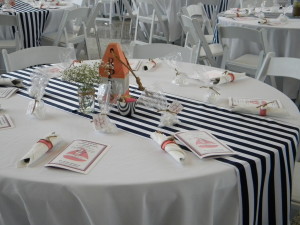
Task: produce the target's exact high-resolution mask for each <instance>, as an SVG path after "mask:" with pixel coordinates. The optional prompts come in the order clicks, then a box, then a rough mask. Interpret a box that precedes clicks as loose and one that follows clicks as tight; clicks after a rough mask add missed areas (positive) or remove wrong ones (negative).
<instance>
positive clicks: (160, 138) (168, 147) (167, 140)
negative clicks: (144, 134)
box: [150, 132, 186, 163]
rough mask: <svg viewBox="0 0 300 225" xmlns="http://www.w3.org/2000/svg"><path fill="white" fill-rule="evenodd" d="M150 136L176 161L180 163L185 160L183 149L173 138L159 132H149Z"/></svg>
mask: <svg viewBox="0 0 300 225" xmlns="http://www.w3.org/2000/svg"><path fill="white" fill-rule="evenodd" d="M150 137H151V138H152V139H153V140H154V141H155V142H156V143H157V144H159V145H160V147H161V149H162V150H164V151H166V152H167V153H168V154H170V155H171V156H172V157H173V158H174V159H175V160H176V161H177V162H180V163H181V162H183V161H184V160H185V155H186V154H185V151H184V150H182V149H181V148H180V147H179V146H178V145H177V144H176V143H175V141H174V138H171V137H167V136H166V135H164V134H162V133H160V132H153V133H151V134H150Z"/></svg>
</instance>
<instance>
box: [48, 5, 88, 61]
mask: <svg viewBox="0 0 300 225" xmlns="http://www.w3.org/2000/svg"><path fill="white" fill-rule="evenodd" d="M90 11H91V10H90V8H87V7H81V8H77V9H72V10H66V11H65V12H64V15H63V18H62V21H61V23H60V25H59V28H58V31H57V32H53V33H47V34H44V35H43V36H42V42H43V43H44V44H43V45H49V43H52V44H53V45H54V46H68V44H69V43H72V44H74V45H76V44H80V43H84V44H85V51H86V53H87V56H88V59H90V54H89V52H88V48H87V27H86V23H87V20H88V18H89V15H90ZM74 25H76V26H74ZM76 27H77V28H76ZM79 50H81V48H78V49H77V54H79Z"/></svg>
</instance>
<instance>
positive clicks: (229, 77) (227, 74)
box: [210, 71, 246, 84]
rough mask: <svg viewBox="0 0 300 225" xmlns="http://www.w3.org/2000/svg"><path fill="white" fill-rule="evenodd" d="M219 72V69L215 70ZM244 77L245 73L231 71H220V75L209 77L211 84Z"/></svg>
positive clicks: (224, 82) (228, 81)
mask: <svg viewBox="0 0 300 225" xmlns="http://www.w3.org/2000/svg"><path fill="white" fill-rule="evenodd" d="M217 72H218V73H220V71H217ZM245 77H246V73H236V72H231V71H225V72H222V74H221V76H218V77H213V78H210V81H211V82H212V83H213V84H226V83H230V82H234V81H237V80H240V79H243V78H245Z"/></svg>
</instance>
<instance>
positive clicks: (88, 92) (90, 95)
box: [62, 62, 102, 113]
mask: <svg viewBox="0 0 300 225" xmlns="http://www.w3.org/2000/svg"><path fill="white" fill-rule="evenodd" d="M99 67H100V63H99V62H96V63H92V64H90V63H89V64H87V63H81V62H74V63H72V64H71V65H70V67H69V68H67V69H65V70H64V71H63V74H62V79H63V80H65V81H68V82H73V83H75V84H76V85H77V86H78V100H79V111H80V112H82V113H90V112H92V111H94V106H95V92H96V91H95V86H94V85H99V84H100V83H101V82H102V78H101V76H100V75H99Z"/></svg>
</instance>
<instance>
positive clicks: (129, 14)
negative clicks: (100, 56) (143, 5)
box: [121, 0, 137, 41]
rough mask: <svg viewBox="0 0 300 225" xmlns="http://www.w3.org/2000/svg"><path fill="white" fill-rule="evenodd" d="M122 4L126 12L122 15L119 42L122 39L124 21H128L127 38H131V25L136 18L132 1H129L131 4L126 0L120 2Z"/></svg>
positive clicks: (135, 6) (135, 7)
mask: <svg viewBox="0 0 300 225" xmlns="http://www.w3.org/2000/svg"><path fill="white" fill-rule="evenodd" d="M122 3H123V4H124V7H125V10H126V11H125V13H123V21H122V27H121V41H122V39H123V33H124V23H125V20H126V19H130V25H129V37H131V32H132V23H133V22H134V21H135V20H136V17H137V5H136V3H135V1H134V0H131V4H130V3H129V2H128V0H122Z"/></svg>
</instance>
